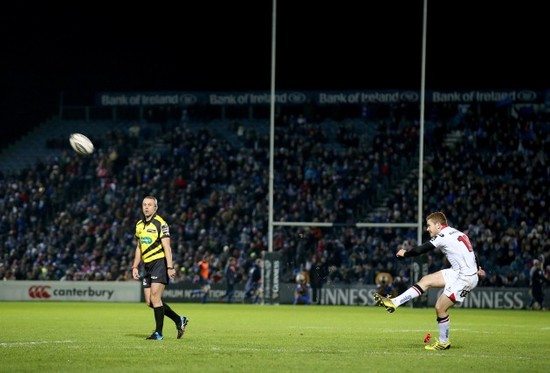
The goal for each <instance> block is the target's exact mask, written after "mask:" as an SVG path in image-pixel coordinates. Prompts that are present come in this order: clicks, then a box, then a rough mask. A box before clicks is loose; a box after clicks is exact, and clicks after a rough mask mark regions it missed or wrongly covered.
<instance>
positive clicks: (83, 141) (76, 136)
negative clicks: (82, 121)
mask: <svg viewBox="0 0 550 373" xmlns="http://www.w3.org/2000/svg"><path fill="white" fill-rule="evenodd" d="M69 143H70V144H71V147H72V148H73V149H74V151H75V152H77V153H78V154H81V155H90V154H92V153H93V152H94V144H93V143H92V142H91V141H90V139H89V138H87V137H86V136H84V135H83V134H81V133H73V134H71V136H70V137H69Z"/></svg>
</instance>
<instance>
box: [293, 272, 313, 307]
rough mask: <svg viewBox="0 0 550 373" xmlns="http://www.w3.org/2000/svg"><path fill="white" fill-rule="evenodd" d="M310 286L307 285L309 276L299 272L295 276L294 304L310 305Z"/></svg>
mask: <svg viewBox="0 0 550 373" xmlns="http://www.w3.org/2000/svg"><path fill="white" fill-rule="evenodd" d="M310 292H311V286H310V284H309V274H308V273H307V272H306V271H301V272H299V273H298V274H297V275H296V287H295V288H294V304H295V305H296V304H303V305H308V304H311V297H310Z"/></svg>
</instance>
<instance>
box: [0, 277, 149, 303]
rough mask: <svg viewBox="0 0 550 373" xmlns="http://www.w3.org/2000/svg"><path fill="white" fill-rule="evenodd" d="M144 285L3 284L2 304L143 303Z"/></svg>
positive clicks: (73, 282)
mask: <svg viewBox="0 0 550 373" xmlns="http://www.w3.org/2000/svg"><path fill="white" fill-rule="evenodd" d="M141 292H142V290H141V283H140V282H137V281H128V282H116V281H112V282H108V281H3V282H0V300H11V301H77V302H139V301H140V300H141Z"/></svg>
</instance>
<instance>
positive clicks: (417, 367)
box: [0, 302, 550, 373]
mask: <svg viewBox="0 0 550 373" xmlns="http://www.w3.org/2000/svg"><path fill="white" fill-rule="evenodd" d="M171 306H172V308H173V309H174V310H175V311H176V312H179V313H181V314H184V315H186V316H188V317H189V319H190V322H189V325H188V327H187V331H186V333H185V335H184V337H183V338H182V339H180V340H178V339H176V329H175V326H174V324H173V322H172V321H171V320H169V319H167V318H166V319H165V327H164V336H165V338H164V340H163V341H150V340H145V338H146V337H147V336H148V335H149V334H150V333H151V332H152V331H153V329H154V322H153V311H152V310H150V309H148V308H147V307H145V305H144V304H138V303H49V302H48V303H46V302H41V303H33V302H0V372H39V373H46V372H201V373H204V372H314V373H320V372H337V373H343V372H386V373H390V372H441V371H444V372H469V373H471V372H494V371H496V372H546V371H548V370H547V369H548V361H549V356H548V355H549V354H550V313H548V312H543V311H538V312H536V311H505V310H473V309H452V310H451V313H450V316H451V328H452V329H451V336H450V337H451V342H452V347H451V349H450V350H447V351H426V350H424V342H423V339H424V336H425V335H426V333H430V334H431V335H432V337H436V336H437V326H436V322H435V313H434V310H433V309H432V308H425V309H412V308H410V307H406V306H405V307H401V308H399V309H398V310H397V311H396V312H395V313H393V314H387V313H386V312H385V310H384V309H383V308H379V307H349V306H292V305H281V306H270V305H264V306H258V305H241V304H234V305H227V304H214V303H212V304H183V303H173V304H171Z"/></svg>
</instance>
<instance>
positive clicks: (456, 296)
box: [441, 268, 479, 303]
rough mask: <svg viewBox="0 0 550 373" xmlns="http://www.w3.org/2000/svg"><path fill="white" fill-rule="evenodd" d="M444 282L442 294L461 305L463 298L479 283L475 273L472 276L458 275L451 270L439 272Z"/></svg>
mask: <svg viewBox="0 0 550 373" xmlns="http://www.w3.org/2000/svg"><path fill="white" fill-rule="evenodd" d="M441 273H442V274H443V279H444V280H445V289H444V290H443V294H445V295H446V296H447V297H449V298H450V299H451V300H452V301H454V302H458V303H462V302H463V301H464V298H466V296H468V294H469V293H470V292H471V291H472V290H474V288H475V287H476V286H477V283H478V281H479V277H478V276H477V273H475V274H473V275H469V276H466V275H459V273H458V271H455V270H453V269H452V268H447V269H444V270H442V271H441Z"/></svg>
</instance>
